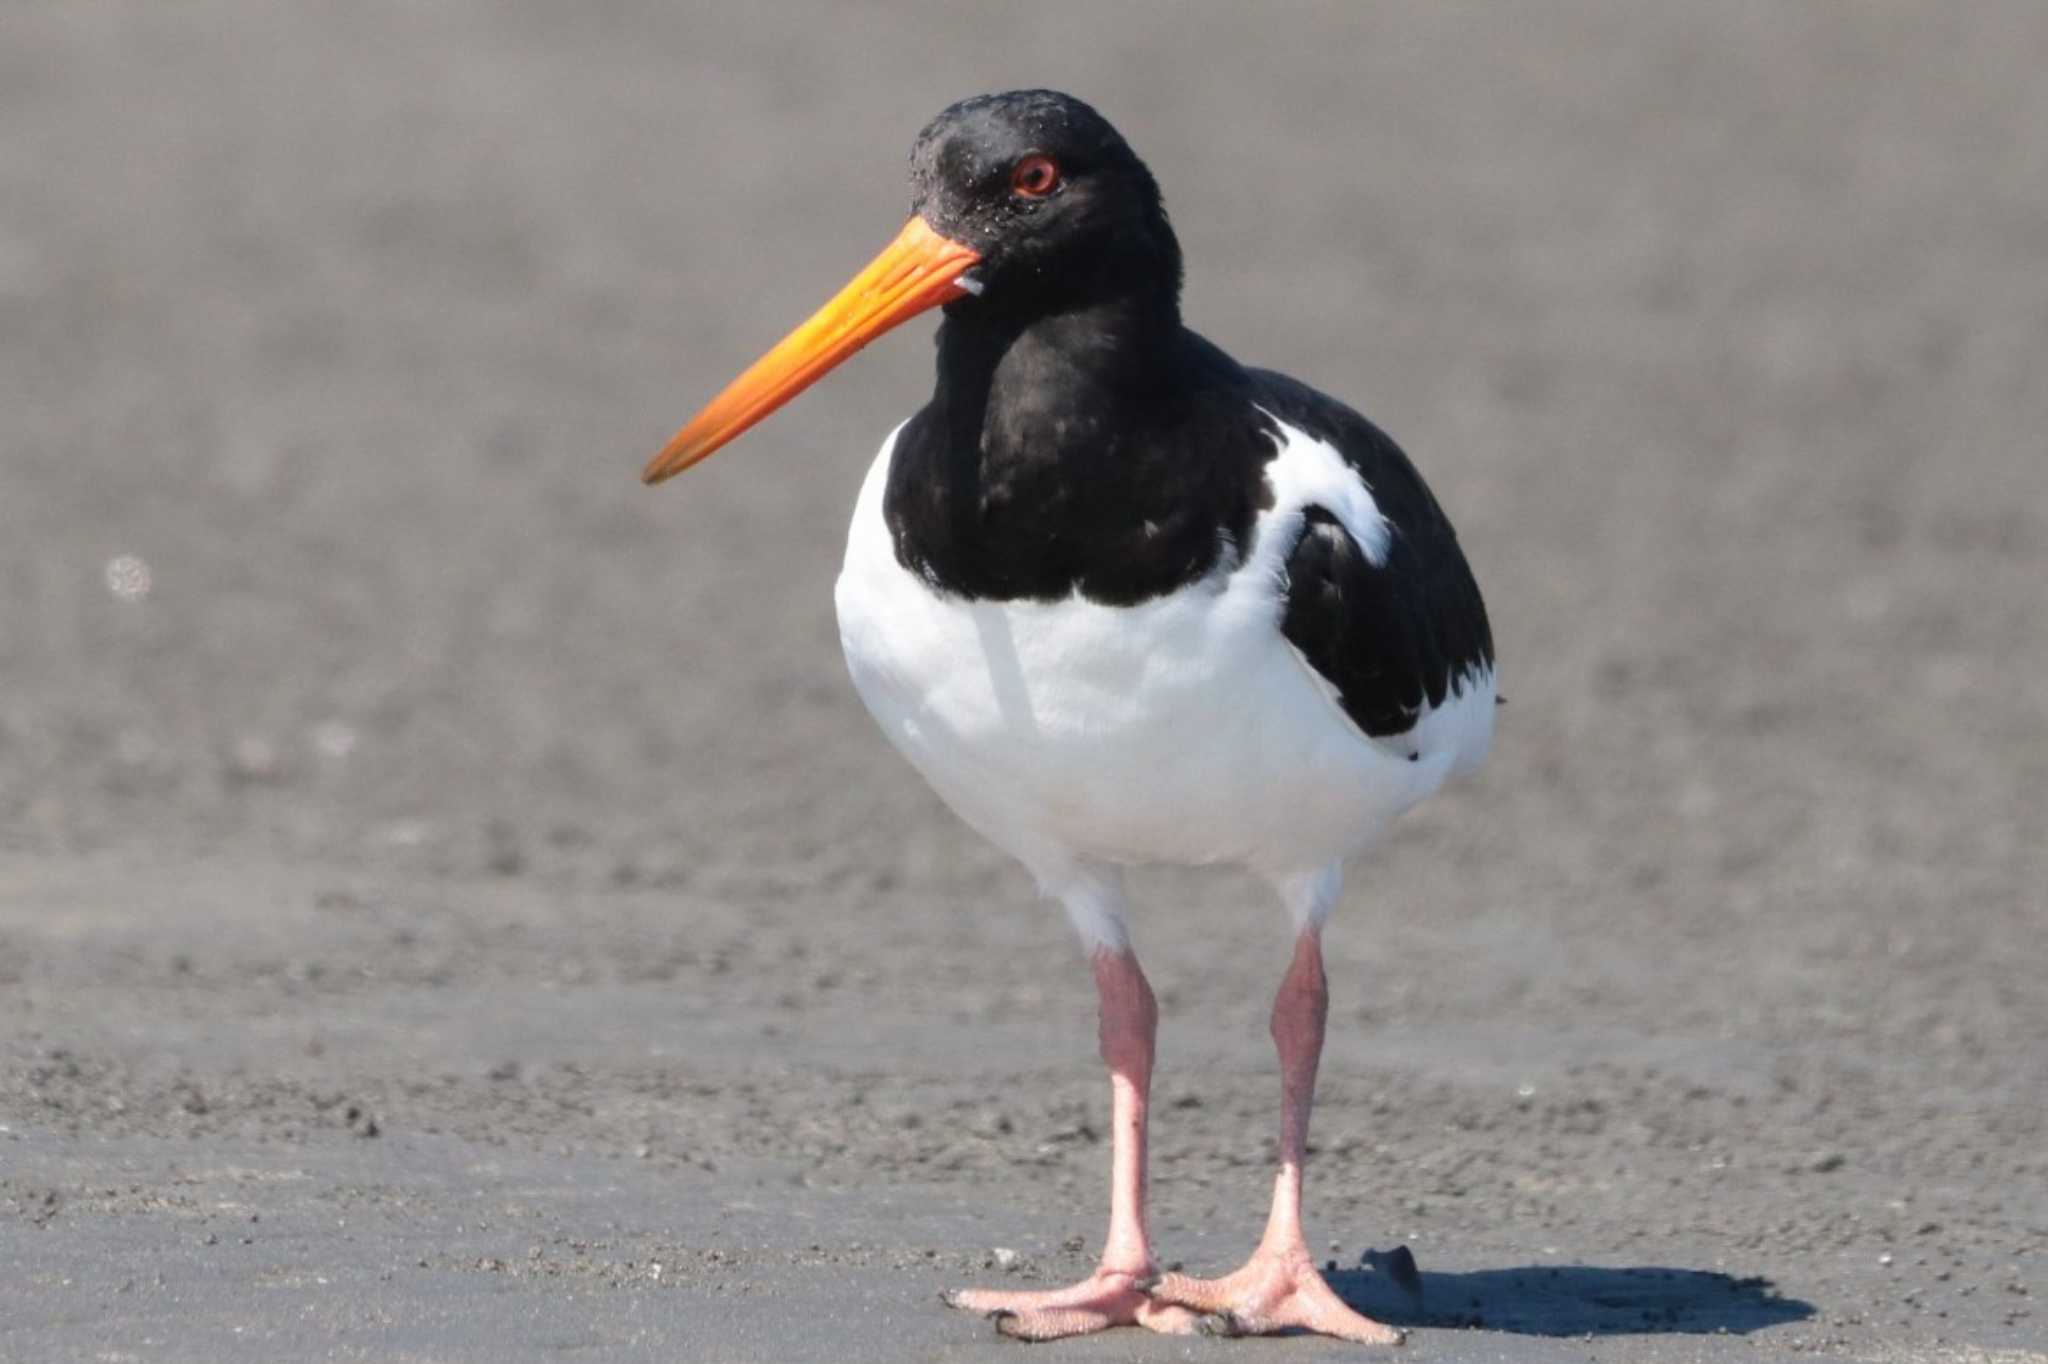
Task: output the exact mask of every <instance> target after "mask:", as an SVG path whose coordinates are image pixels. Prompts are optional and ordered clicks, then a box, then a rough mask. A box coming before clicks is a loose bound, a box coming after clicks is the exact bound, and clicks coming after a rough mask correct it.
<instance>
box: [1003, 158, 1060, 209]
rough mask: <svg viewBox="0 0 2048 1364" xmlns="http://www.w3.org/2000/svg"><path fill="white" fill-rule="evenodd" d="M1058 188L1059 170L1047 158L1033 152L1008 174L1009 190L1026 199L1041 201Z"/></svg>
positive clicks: (1050, 159) (1051, 160)
mask: <svg viewBox="0 0 2048 1364" xmlns="http://www.w3.org/2000/svg"><path fill="white" fill-rule="evenodd" d="M1059 187H1060V168H1059V166H1058V165H1057V164H1056V163H1055V162H1054V161H1053V159H1052V158H1051V157H1049V156H1045V155H1042V154H1040V153H1038V152H1033V153H1032V154H1031V155H1029V156H1027V157H1025V158H1024V159H1023V160H1022V161H1019V162H1018V163H1017V168H1016V169H1015V170H1013V171H1011V172H1010V188H1011V189H1013V190H1015V191H1017V193H1019V194H1021V195H1023V196H1024V197H1025V198H1027V199H1042V198H1044V197H1045V196H1046V195H1048V194H1050V193H1052V192H1053V191H1054V190H1056V189H1058V188H1059Z"/></svg>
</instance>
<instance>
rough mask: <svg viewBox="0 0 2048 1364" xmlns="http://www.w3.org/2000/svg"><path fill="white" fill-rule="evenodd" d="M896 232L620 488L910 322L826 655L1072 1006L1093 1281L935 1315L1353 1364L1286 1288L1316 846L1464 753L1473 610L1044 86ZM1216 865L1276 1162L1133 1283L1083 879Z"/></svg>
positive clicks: (1136, 1021)
mask: <svg viewBox="0 0 2048 1364" xmlns="http://www.w3.org/2000/svg"><path fill="white" fill-rule="evenodd" d="M910 169H911V206H912V216H911V218H910V221H909V222H908V224H906V225H905V227H904V228H903V230H902V232H901V233H900V234H899V235H898V236H897V238H896V240H895V241H894V242H892V243H891V244H890V245H889V246H888V247H886V248H885V249H884V250H883V251H882V253H881V255H879V256H878V257H876V259H875V260H874V262H873V263H872V264H870V265H869V266H868V267H867V269H865V270H864V271H862V272H861V273H860V274H859V275H858V276H857V277H856V278H855V279H854V280H853V282H852V283H851V284H849V285H847V287H846V288H845V289H844V290H843V291H842V292H841V293H840V294H839V295H838V296H837V297H836V298H834V299H833V300H832V301H831V302H829V303H827V304H826V305H825V306H824V307H823V308H822V309H820V310H819V311H818V313H817V314H816V315H815V316H813V317H812V318H811V319H810V320H809V321H808V322H805V323H804V324H803V325H802V326H800V327H798V328H797V329H796V330H795V331H794V332H792V333H791V334H790V335H789V336H788V337H787V338H786V339H784V340H783V341H782V342H781V343H780V344H778V345H777V346H775V348H774V349H772V350H771V351H769V352H768V354H767V355H766V356H764V357H763V358H762V359H761V360H760V361H758V362H757V363H756V364H755V365H754V366H753V367H752V368H751V369H749V370H747V371H746V373H744V374H743V375H741V376H740V377H739V378H738V379H737V380H735V381H734V382H733V383H732V385H731V386H730V387H728V388H727V389H726V390H725V391H724V392H723V393H721V394H720V395H719V396H718V397H717V398H715V399H713V400H712V402H711V404H710V405H709V406H708V407H706V408H705V409H704V411H703V412H702V413H700V414H699V415H698V416H697V417H696V418H695V419H694V420H692V421H691V422H690V424H689V425H687V426H685V427H684V428H683V429H682V430H681V431H680V432H678V433H677V434H676V436H675V438H674V439H673V440H671V441H670V442H669V443H668V445H667V447H666V448H665V449H663V450H662V452H661V453H660V454H659V455H657V456H655V458H654V459H653V461H652V462H651V463H649V464H648V466H647V470H646V474H645V477H646V479H647V481H648V482H650V483H655V482H659V481H661V480H662V479H665V478H667V477H669V476H670V475H672V474H675V473H677V472H678V471H680V470H682V469H685V468H688V467H689V466H690V465H692V464H694V463H696V462H697V461H698V460H700V459H703V458H704V457H705V456H706V455H709V454H710V453H711V452H712V451H714V450H716V449H718V448H719V447H720V446H722V445H724V444H725V443H726V442H728V441H730V440H732V439H733V438H734V437H735V436H737V435H739V434H740V433H741V432H742V431H744V430H746V429H747V428H748V427H750V426H752V425H753V424H754V423H755V422H758V421H760V420H761V419H762V418H763V417H765V416H767V415H768V414H769V413H770V412H772V411H773V410H774V409H775V408H777V407H779V406H780V405H782V404H783V403H785V402H787V401H789V399H790V398H792V397H794V396H795V395H796V394H797V393H798V392H799V391H800V390H802V389H803V388H805V387H806V386H808V385H809V384H811V383H813V382H814V381H816V380H817V379H818V378H819V377H820V376H822V375H823V374H824V373H825V372H826V371H827V370H829V369H831V368H832V367H833V366H834V365H837V364H838V363H839V362H841V361H842V360H844V359H846V358H847V357H848V356H849V355H851V354H853V353H854V352H855V351H856V350H858V349H860V347H861V346H863V345H865V344H866V343H867V342H868V341H870V340H872V339H873V338H874V337H876V336H879V335H880V334H881V333H882V332H884V331H887V330H888V329H890V328H891V327H894V326H896V325H897V324H899V323H901V322H903V321H905V320H907V319H908V318H910V317H912V316H914V315H916V314H918V313H920V312H923V311H925V310H926V309H929V308H932V307H943V308H944V310H945V320H944V322H943V323H942V324H941V326H940V327H939V333H938V382H937V384H936V386H935V387H934V389H933V391H932V397H931V401H930V402H928V403H927V404H925V406H924V407H923V408H922V409H920V410H919V411H918V412H917V413H916V415H914V416H912V417H911V418H910V419H909V420H908V421H906V422H904V423H903V424H902V425H900V426H898V427H897V428H896V430H895V431H893V432H891V433H890V435H889V437H888V439H886V440H885V441H883V442H882V449H881V453H880V454H879V455H877V456H876V458H875V461H874V464H873V466H872V467H871V468H870V469H869V471H868V475H867V481H866V483H865V484H864V485H863V487H862V489H861V493H860V500H859V502H858V503H857V504H856V506H855V508H854V513H853V526H852V530H851V532H850V534H849V535H848V538H847V546H846V561H845V566H844V569H843V570H842V572H841V573H840V576H839V584H838V593H837V600H838V609H839V629H840V638H841V641H842V643H843V644H844V647H845V650H846V661H847V665H848V667H849V669H850V670H851V672H852V674H853V681H854V685H855V686H856V687H857V688H858V689H859V691H860V695H861V699H862V700H864V701H865V702H866V703H867V706H868V709H869V710H870V711H872V712H873V713H874V717H875V719H876V720H877V721H878V722H879V723H880V724H881V727H882V729H883V732H884V733H886V734H887V735H888V736H889V738H890V740H891V741H892V742H893V743H894V744H895V745H896V747H897V748H899V749H900V750H902V752H903V754H904V756H905V757H907V758H908V759H909V760H910V761H911V763H912V764H914V765H915V766H916V768H917V769H918V771H919V772H921V773H923V774H924V776H925V779H926V780H927V781H929V782H930V783H931V784H932V786H933V787H934V788H936V789H937V791H938V792H939V794H940V795H941V796H942V797H943V798H944V799H945V801H946V803H947V804H949V805H951V806H952V807H953V809H954V810H956V811H957V812H958V813H959V814H960V816H961V817H962V818H963V819H965V820H966V821H967V822H968V823H969V824H970V825H972V826H974V827H975V828H976V829H978V830H980V831H981V833H982V834H984V835H985V836H987V837H988V838H989V839H990V840H991V841H993V842H994V843H996V844H997V845H998V846H999V847H1001V848H1003V849H1005V850H1006V851H1008V852H1009V853H1011V854H1012V855H1014V856H1015V857H1016V858H1017V860H1018V861H1020V862H1022V863H1023V864H1024V866H1025V867H1026V868H1027V869H1028V870H1029V871H1030V872H1031V874H1032V876H1034V877H1035V878H1036V879H1037V882H1038V884H1039V886H1040V887H1041V888H1042V889H1043V891H1044V892H1045V893H1046V894H1047V895H1048V896H1050V897H1052V898H1054V899H1057V900H1058V901H1059V902H1060V903H1061V904H1062V905H1063V906H1064V907H1065V908H1066V911H1067V915H1068V917H1069V918H1070V919H1071V920H1072V922H1073V925H1074V927H1075V929H1077V930H1078V931H1079V933H1080V936H1081V939H1082V941H1083V943H1084V944H1085V945H1086V948H1087V951H1088V954H1089V959H1090V963H1091V966H1092V968H1093V971H1094V976H1095V983H1096V988H1097V991H1098V994H1099V999H1100V1005H1101V1028H1100V1036H1101V1044H1102V1058H1103V1060H1104V1061H1105V1062H1106V1063H1107V1064H1108V1067H1109V1073H1110V1093H1111V1132H1112V1155H1111V1172H1110V1200H1109V1233H1108V1238H1107V1242H1106V1244H1105V1246H1104V1249H1103V1252H1102V1259H1101V1262H1100V1265H1099V1267H1098V1268H1097V1269H1096V1271H1095V1272H1094V1273H1093V1274H1092V1275H1090V1276H1089V1277H1088V1278H1087V1279H1085V1280H1083V1281H1082V1282H1080V1283H1078V1284H1075V1285H1073V1286H1071V1287H1069V1288H1063V1289H1059V1290H1056V1291H1051V1292H1011V1291H994V1290H986V1289H971V1290H964V1291H960V1292H957V1293H951V1294H948V1295H947V1300H948V1301H949V1302H951V1303H953V1304H954V1305H955V1306H959V1307H963V1308H968V1309H971V1310H974V1311H980V1312H985V1313H989V1314H991V1315H993V1316H995V1317H996V1319H997V1323H998V1326H999V1328H1000V1329H1001V1330H1003V1331H1004V1332H1006V1333H1008V1334H1011V1335H1016V1336H1023V1337H1028V1338H1034V1339H1045V1338H1049V1337H1053V1336H1061V1335H1069V1334H1074V1333H1077V1332H1082V1331H1093V1330H1098V1329H1100V1328H1103V1327H1106V1326H1111V1325H1115V1324H1119V1323H1138V1324H1141V1325H1144V1326H1148V1327H1151V1328H1152V1329H1154V1330H1161V1331H1172V1332H1185V1331H1193V1330H1198V1329H1204V1328H1207V1329H1212V1330H1213V1329H1223V1330H1226V1331H1229V1332H1233V1333H1235V1332H1266V1331H1274V1330H1280V1329H1284V1328H1290V1327H1300V1328H1307V1329H1309V1330H1311V1331H1318V1332H1323V1333H1326V1334H1329V1335H1333V1336H1341V1337H1344V1338H1345V1339H1349V1340H1356V1341H1364V1342H1373V1343H1390V1342H1393V1341H1396V1340H1398V1339H1399V1338H1400V1336H1399V1333H1398V1332H1396V1331H1393V1330H1391V1329H1389V1328H1387V1327H1385V1326H1383V1325H1381V1324H1380V1323H1378V1322H1375V1321H1372V1320H1371V1319H1369V1318H1367V1317H1365V1316H1362V1315H1360V1314H1359V1313H1358V1312H1355V1311H1353V1310H1352V1309H1351V1308H1350V1307H1348V1306H1346V1305H1345V1304H1344V1303H1343V1302H1342V1301H1341V1300H1340V1299H1339V1298H1338V1297H1337V1295H1336V1294H1335V1293H1334V1292H1333V1291H1332V1290H1331V1289H1330V1287H1329V1286H1328V1285H1327V1284H1326V1283H1325V1282H1324V1280H1323V1278H1322V1276H1321V1275H1320V1274H1318V1273H1317V1271H1316V1268H1315V1264H1314V1261H1313V1259H1312V1257H1311V1256H1310V1254H1309V1250H1308V1245H1307V1242H1306V1240H1305V1239H1304V1237H1303V1234H1302V1227H1301V1169H1302V1161H1303V1157H1304V1154H1305V1151H1306V1146H1307V1138H1308V1119H1309V1106H1310V1102H1311V1099H1312V1096H1313V1093H1314V1089H1315V1078H1316V1066H1317V1062H1318V1060H1319V1058H1320V1056H1321V1053H1322V1043H1323V1030H1324V1020H1325V1016H1326V1014H1327V1013H1328V992H1327V987H1326V985H1325V980H1324V973H1323V964H1322V950H1321V932H1322V925H1323V921H1324V919H1325V917H1326V916H1327V915H1328V914H1329V912H1330V908H1331V906H1332V904H1333V903H1334V902H1335V901H1336V899H1337V896H1338V890H1339V886H1340V883H1341V880H1342V876H1343V872H1344V867H1345V864H1346V862H1347V860H1348V859H1350V858H1352V857H1354V856H1356V855H1358V854H1360V853H1362V852H1364V851H1365V850H1366V849H1367V848H1369V847H1371V846H1372V845H1373V844H1374V843H1375V841H1377V840H1378V839H1379V838H1380V837H1381V835H1382V834H1383V833H1385V831H1386V829H1387V827H1388V825H1389V823H1390V822H1391V821H1392V820H1393V819H1394V817H1395V816H1396V815H1398V814H1400V813H1401V812H1402V811H1404V810H1406V809H1408V808H1409V807H1410V806H1412V805H1414V804H1415V803H1416V802H1417V801H1419V800H1421V799H1423V798H1424V797H1425V796H1427V795H1429V794H1430V793H1431V792H1433V791H1435V790H1436V789H1437V787H1438V786H1439V785H1441V784H1442V782H1443V781H1444V779H1445V778H1447V777H1450V776H1453V775H1457V774H1461V773H1466V772H1470V771H1471V770H1473V769H1474V768H1476V767H1477V766H1478V765H1479V763H1480V761H1481V760H1482V759H1483V758H1484V757H1485V755H1486V750H1487V747H1488V745H1489V743H1490V741H1491V739H1492V735H1493V723H1494V704H1495V693H1494V659H1493V641H1492V635H1491V632H1490V630H1489V628H1488V626H1487V620H1486V608H1485V606H1484V604H1483V603H1482V602H1481V600H1480V596H1479V589H1478V586H1477V585H1476V584H1475V582H1474V581H1473V577H1472V572H1471V570H1470V569H1469V568H1468V567H1467V566H1466V563H1465V557H1464V555H1463V554H1462V553H1461V552H1460V550H1459V548H1458V541H1457V536H1456V534H1455V533H1454V532H1453V531H1452V529H1451V523H1450V521H1449V520H1448V519H1447V518H1446V517H1445V516H1444V513H1443V510H1442V508H1440V507H1439V506H1438V505H1437V502H1436V499H1435V498H1434V497H1432V496H1431V494H1430V492H1429V489H1428V488H1427V487H1426V486H1424V484H1423V481H1422V478H1421V476H1420V475H1419V474H1417V473H1416V471H1415V468H1414V466H1413V465H1411V464H1410V463H1409V462H1408V460H1407V458H1406V457H1405V456H1404V455H1403V454H1402V453H1401V450H1400V449H1399V447H1397V446H1396V445H1395V444H1394V442H1393V441H1392V440H1391V439H1389V438H1388V437H1387V436H1386V435H1385V433H1383V432H1382V431H1381V430H1380V429H1379V428H1378V427H1376V426H1374V425H1373V424H1372V423H1371V422H1369V421H1367V420H1366V419H1365V418H1364V417H1362V416H1360V415H1359V414H1358V413H1356V412H1354V411H1352V410H1351V409H1350V408H1348V407H1346V406H1344V405H1343V404H1342V403H1339V402H1337V401H1336V400H1335V399H1333V398H1329V397H1326V396H1324V395H1323V394H1321V393H1318V392H1317V391H1316V390H1314V389H1312V388H1309V387H1308V386H1307V385H1305V384H1302V383H1299V382H1297V381H1296V380H1293V379H1290V378H1287V377H1286V376H1285V375H1281V374H1275V373H1272V372H1271V371H1268V370H1259V369H1250V368H1247V367H1245V366H1243V365H1240V364H1238V363H1237V362H1236V361H1234V360H1232V359H1231V358H1230V357H1229V356H1227V355H1225V354H1224V353H1223V352H1222V351H1220V350H1218V349H1217V348H1216V347H1215V346H1213V345H1211V344H1210V343H1209V342H1207V341H1205V340H1203V339H1202V338H1201V337H1199V336H1197V335H1195V333H1193V332H1192V331H1189V330H1188V329H1187V327H1185V326H1184V325H1182V322H1181V315H1180V285H1181V253H1180V247H1179V244H1178V243H1177V241H1176V240H1175V238H1174V234H1173V229H1172V228H1171V227H1170V226H1169V225H1168V223H1167V218H1166V211H1165V209H1164V207H1163V206H1162V204H1161V201H1160V196H1159V188H1158V185H1157V184H1156V183H1155V182H1154V180H1153V178H1152V174H1151V172H1150V171H1149V170H1148V169H1147V168H1146V166H1145V164H1144V163H1143V162H1142V161H1140V160H1139V159H1138V158H1137V156H1136V155H1135V154H1134V153H1133V152H1132V151H1131V149H1130V147H1129V146H1128V145H1126V143H1125V142H1124V139H1123V138H1122V137H1121V136H1119V135H1118V133H1117V132H1116V130H1115V129H1113V128H1112V127H1110V125H1109V124H1108V123H1107V122H1106V121H1105V120H1104V119H1103V118H1102V117H1101V115H1099V114H1097V113H1096V112H1095V110H1093V109H1091V108H1090V107H1089V106H1087V105H1086V104H1083V103H1082V102H1081V101H1079V100H1077V99H1074V98H1072V97H1070V96H1067V95H1063V94H1058V93H1055V92H1052V91H1048V90H1021V91H1014V92H1011V93H1008V94H1000V95H984V96H981V97H979V98H976V99H970V100H966V101H963V102H962V103H959V104H956V105H954V106H953V107H951V108H950V109H947V110H946V111H945V112H944V113H942V114H940V115H939V116H938V117H937V118H936V119H934V120H933V121H932V122H931V124H930V126H928V127H927V128H925V130H924V131H923V132H922V133H921V134H920V135H919V136H918V139H917V142H916V145H915V146H914V147H913V148H912V151H911V155H910ZM1153 862H1157V863H1176V864H1192V865H1206V864H1213V863H1227V864H1234V865H1237V866H1241V867H1245V868H1248V869H1250V870H1251V871H1252V872H1254V873H1256V874H1257V875H1258V876H1260V877H1261V878H1263V879H1264V880H1265V881H1267V882H1268V883H1269V884H1270V885H1271V886H1272V887H1273V889H1274V890H1275V891H1276V892H1277V894H1278V895H1279V897H1280V899H1281V901H1282V903H1283V904H1284V905H1285V906H1286V908H1287V910H1288V911H1289V912H1290V914H1291V917H1292V924H1293V931H1294V934H1295V939H1294V954H1293V960H1292V962H1291V964H1290V965H1289V967H1288V968H1287V970H1286V972H1285V975H1284V976H1283V978H1282V980H1281V982H1280V988H1279V993H1278V997H1277V998H1276V999H1275V1001H1274V1004H1273V1013H1272V1033H1273V1040H1274V1043H1275V1045H1276V1047H1277V1049H1278V1052H1279V1059H1280V1092H1281V1108H1280V1171H1279V1175H1278V1178H1277V1181H1276V1185H1275V1188H1274V1192H1273V1203H1272V1211H1271V1214H1270V1216H1269V1219H1268V1221H1267V1225H1266V1231H1265V1235H1264V1237H1263V1239H1262V1240H1261V1241H1260V1243H1259V1246H1258V1248H1257V1249H1256V1250H1255V1251H1254V1252H1253V1253H1252V1256H1251V1258H1250V1259H1249V1260H1248V1261H1247V1262H1246V1263H1245V1264H1244V1266H1243V1267H1242V1268H1240V1269H1238V1270H1237V1271H1236V1272H1234V1273H1231V1274H1228V1275H1225V1276H1223V1277H1222V1278H1217V1279H1197V1278H1192V1277H1189V1276H1187V1275H1185V1274H1179V1273H1171V1274H1164V1275H1162V1274H1160V1273H1159V1272H1158V1269H1157V1265H1156V1262H1155V1261H1154V1259H1153V1255H1152V1247H1151V1243H1150V1241H1149V1240H1148V1238H1147V1236H1146V1231H1145V1182H1146V1176H1145V1125H1146V1102H1147V1091H1148V1087H1149V1085H1150V1082H1151V1076H1152V1063H1153V1038H1154V1034H1155V1031H1156V1027H1157V1020H1158V1009H1157V1006H1156V1005H1155V1003H1154V1001H1153V996H1152V991H1151V988H1150V986H1149V985H1147V983H1146V980H1145V977H1144V974H1143V973H1142V972H1141V971H1140V970H1139V967H1138V962H1137V958H1136V957H1135V956H1134V955H1133V953H1132V950H1131V945H1130V939H1129V937H1128V935H1127V934H1126V931H1125V923H1124V895H1123V890H1122V886H1121V870H1120V869H1121V868H1123V867H1124V866H1127V865H1131V864H1138V863H1153Z"/></svg>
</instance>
